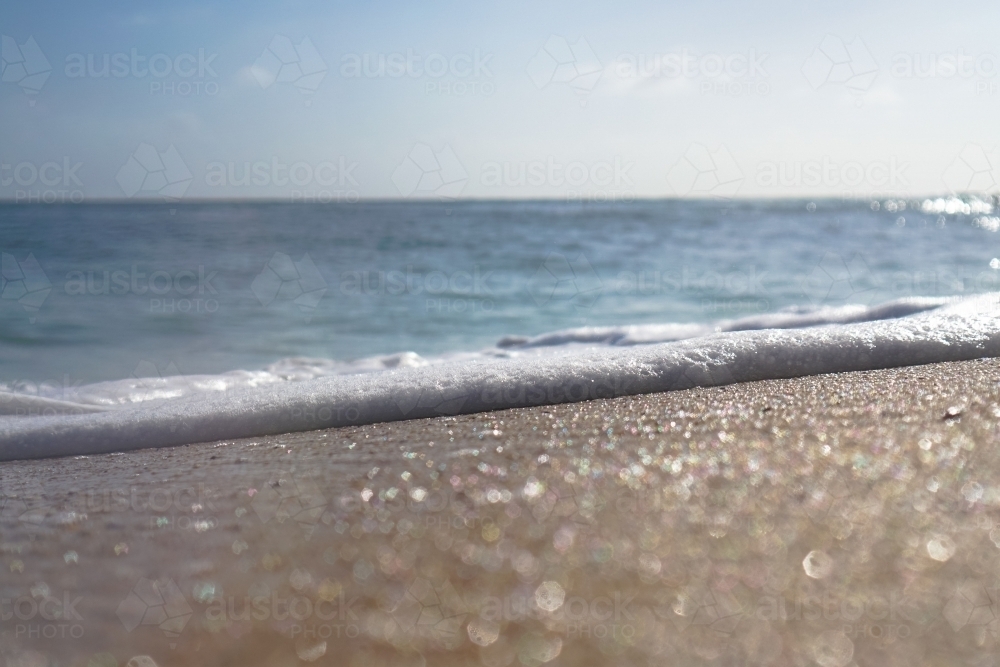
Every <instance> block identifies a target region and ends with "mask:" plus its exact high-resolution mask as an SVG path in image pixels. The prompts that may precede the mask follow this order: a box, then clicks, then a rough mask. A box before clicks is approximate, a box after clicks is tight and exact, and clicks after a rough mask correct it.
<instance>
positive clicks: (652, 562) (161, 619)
mask: <svg viewBox="0 0 1000 667" xmlns="http://www.w3.org/2000/svg"><path fill="white" fill-rule="evenodd" d="M998 381H1000V361H997V360H979V361H969V362H955V363H945V364H935V365H929V366H915V367H907V368H900V369H890V370H881V371H871V372H859V373H845V374H839V375H827V376H814V377H806V378H799V379H792V380H775V381H764V382H754V383H746V384H739V385H732V386H727V387H718V388H710V389H692V390H686V391H676V392H669V393H664V394H655V395H644V396H634V397H626V398H618V399H609V400H598V401H591V402H587V403H575V404H565V405H558V406H550V407H540V408H525V409H517V410H509V411H503V412H495V413H484V414H475V415H468V416H460V417H442V418H436V419H427V420H414V421H408V422H397V423H390V424H376V425H372V426H364V427H354V428H342V429H330V430H326V431H313V432H308V433H298V434H290V435H283V436H269V437H263V438H254V439H246V440H239V441H229V442H219V443H205V444H198V445H190V446H183V447H176V448H169V449H157V450H140V451H133V452H128V453H124V454H108V455H99V456H89V457H75V458H63V459H52V460H37V461H26V462H12V463H4V464H0V492H2V496H0V503H2V505H0V637H2V640H0V653H2V654H3V658H4V659H5V660H6V661H7V662H6V664H8V665H17V666H19V667H20V666H27V665H31V666H36V665H37V666H43V665H57V664H58V665H80V666H84V665H87V666H102V667H103V666H109V665H126V664H128V665H135V666H136V667H139V666H143V667H146V666H148V665H153V664H156V665H160V666H162V667H165V666H168V665H189V664H204V665H224V664H233V665H237V664H239V665H248V664H266V665H270V666H277V665H295V664H310V663H311V664H338V665H340V664H350V665H383V664H384V665H424V664H428V665H430V664H434V665H442V664H463V665H466V664H481V665H485V666H487V667H504V666H506V665H541V664H544V663H550V664H566V665H582V664H609V663H613V664H616V665H629V664H637V665H638V664H642V665H645V664H654V663H655V664H673V665H687V664H692V665H694V664H717V665H722V664H727V665H728V664H761V665H809V664H819V665H821V666H822V667H846V666H847V665H852V664H856V665H859V666H862V667H863V666H865V665H876V664H877V665H879V666H880V667H886V666H888V665H906V666H911V665H937V664H942V665H943V664H958V663H962V664H987V663H989V662H990V661H991V660H993V659H995V656H996V655H997V654H998V652H1000V645H998V640H1000V620H998V619H1000V595H998V590H1000V588H998V586H1000V578H998V575H997V572H1000V568H998V565H1000V549H998V547H1000V465H998V464H1000V455H998V453H997V450H996V443H997V441H998V434H1000V432H998V427H1000V404H998V395H1000V385H998Z"/></svg>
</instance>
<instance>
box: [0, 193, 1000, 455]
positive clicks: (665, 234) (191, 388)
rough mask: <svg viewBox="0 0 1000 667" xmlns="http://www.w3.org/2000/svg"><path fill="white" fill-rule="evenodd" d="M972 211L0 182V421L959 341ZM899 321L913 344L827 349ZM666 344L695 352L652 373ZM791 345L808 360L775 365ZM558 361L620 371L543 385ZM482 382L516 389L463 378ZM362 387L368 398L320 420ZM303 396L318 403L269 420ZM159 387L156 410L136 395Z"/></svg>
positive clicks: (833, 365)
mask: <svg viewBox="0 0 1000 667" xmlns="http://www.w3.org/2000/svg"><path fill="white" fill-rule="evenodd" d="M995 209H996V206H995V202H993V201H992V200H989V199H976V198H971V197H964V198H956V197H942V198H929V199H923V200H882V201H840V200H817V201H788V200H782V201H751V200H746V201H739V200H736V201H680V200H665V201H636V202H632V203H614V204H593V203H580V202H574V203H565V202H554V201H553V202H541V201H539V202H510V201H507V202H499V201H496V202H494V201H482V202H476V201H466V202H437V201H435V202H370V203H358V204H350V205H346V204H345V205H298V204H294V205H293V204H279V203H177V204H173V203H163V204H107V205H101V204H89V205H79V206H18V205H7V206H3V207H2V208H0V216H2V218H3V224H2V225H0V250H2V253H3V255H2V264H3V266H2V273H3V277H4V284H3V287H2V291H0V296H2V299H0V308H2V309H3V318H2V319H0V359H2V366H0V369H2V370H0V414H3V415H6V416H4V417H0V443H6V444H8V445H10V447H14V445H13V444H11V443H23V447H22V446H21V445H18V447H19V448H20V449H19V451H21V450H23V448H24V447H27V446H28V445H27V444H26V443H28V441H29V440H30V441H31V442H35V441H36V440H35V438H41V439H42V440H45V441H46V442H55V441H56V440H58V438H54V436H53V435H52V434H53V428H55V429H56V430H60V429H61V430H60V432H61V433H65V434H66V436H65V437H66V438H71V439H72V438H78V436H79V429H80V428H88V429H92V428H97V431H94V433H97V434H98V435H94V437H95V438H98V439H99V438H100V437H104V436H102V435H100V434H101V433H104V431H101V430H100V429H101V428H105V427H100V428H98V427H96V426H94V424H95V423H96V422H95V420H97V421H98V422H99V421H100V420H101V419H105V420H108V419H112V420H113V419H127V420H131V421H129V423H132V424H136V423H141V424H144V426H137V427H136V428H138V429H139V430H138V431H134V432H133V433H132V435H133V436H135V437H138V436H139V435H142V436H143V437H141V438H140V440H141V441H142V442H147V443H150V442H152V443H158V444H170V443H173V444H176V442H177V441H178V438H180V436H177V435H176V433H175V434H174V435H172V436H170V437H166V439H157V438H155V437H154V438H153V439H152V440H147V439H146V437H145V436H146V435H149V434H150V433H152V432H156V431H157V429H163V428H166V426H165V424H167V423H168V422H171V421H172V420H176V419H178V418H179V417H178V415H179V414H184V415H187V416H188V417H191V418H192V419H193V417H192V413H190V412H189V411H187V410H188V408H182V407H180V406H182V405H185V404H189V407H191V409H194V407H193V406H195V405H197V406H198V407H197V410H200V411H201V412H199V414H200V415H201V416H200V417H199V418H198V419H201V420H203V421H200V422H198V423H199V424H201V426H199V427H196V426H192V427H191V429H190V430H189V432H188V433H187V435H185V436H184V437H183V438H180V439H181V440H185V439H186V440H187V441H196V440H199V439H201V440H204V439H208V438H210V437H211V438H217V437H237V436H240V435H254V434H258V433H259V434H263V433H267V432H274V430H275V429H279V430H280V429H285V430H303V429H305V428H318V427H322V426H331V425H341V424H343V423H356V422H358V421H359V420H360V421H361V422H370V421H382V420H388V419H400V418H411V417H416V416H431V415H434V414H444V413H448V412H467V411H470V410H476V409H488V408H498V407H513V406H516V405H521V404H538V403H545V402H562V401H565V400H574V398H577V399H578V398H594V397H599V396H603V395H604V394H608V395H619V394H621V393H629V392H630V391H632V392H638V391H654V390H663V389H669V388H674V387H678V388H679V387H682V386H690V385H691V384H692V383H693V384H694V385H698V384H720V383H726V382H729V381H737V380H740V379H760V378H762V377H769V376H784V375H789V374H791V375H795V374H798V375H802V374H809V373H814V372H826V371H836V370H851V369H860V368H866V367H880V366H885V365H903V364H907V363H918V362H927V361H935V360H944V359H946V358H971V357H974V356H985V352H984V353H983V354H979V352H982V351H983V350H984V349H986V347H988V346H989V345H990V344H992V342H991V341H993V336H994V332H993V329H992V327H993V321H994V320H993V318H992V310H991V309H992V306H987V307H986V311H989V317H988V318H987V319H982V318H983V304H987V302H986V301H982V300H980V301H978V302H976V303H979V304H980V305H979V306H977V308H978V310H977V311H976V312H977V314H976V318H978V319H976V320H975V322H970V321H968V320H962V321H961V323H959V324H955V322H956V319H955V318H956V317H958V316H956V315H955V313H956V312H958V311H957V310H956V309H958V310H961V307H960V305H956V304H961V303H966V304H967V303H970V298H972V297H976V296H977V295H984V294H987V295H988V294H990V293H993V292H996V291H997V290H998V284H1000V260H998V259H997V255H1000V246H998V244H997V243H996V238H997V237H996V232H997V230H998V228H1000V218H998V217H997V213H996V210H995ZM973 301H974V299H973ZM990 303H991V302H990ZM967 310H968V309H966V311H967ZM966 311H963V312H966ZM921 317H923V318H924V320H920V319H919V318H921ZM928 317H930V318H931V320H927V318H928ZM962 317H964V316H962ZM914 318H917V319H914ZM934 318H937V319H934ZM942 318H943V319H945V320H946V321H943V322H942V321H941V320H942ZM959 319H961V317H959ZM921 322H922V324H921ZM928 322H931V324H928ZM866 326H867V327H868V329H864V327H866ZM911 326H912V327H916V329H915V330H914V331H915V332H914V331H910V332H909V333H906V336H909V338H907V340H908V341H910V342H913V341H916V342H915V343H914V344H918V347H917V348H912V349H911V348H907V349H906V350H896V351H895V352H892V353H891V354H890V353H889V352H885V353H883V350H889V349H890V348H892V345H893V344H890V343H883V344H882V346H881V347H880V348H879V349H878V350H873V351H871V352H870V353H865V354H862V355H861V356H858V357H857V358H852V359H853V360H849V361H848V360H845V359H846V357H844V356H843V355H842V354H840V353H839V352H838V350H841V349H842V348H843V347H844V345H845V342H844V341H845V340H846V339H850V340H855V341H860V340H862V339H866V338H865V337H868V338H871V336H875V337H876V338H877V337H879V336H881V337H882V338H879V340H883V341H897V342H898V341H901V340H902V338H901V336H903V334H904V333H905V332H906V331H909V330H908V329H907V327H911ZM859 327H860V328H859ZM872 327H875V328H874V329H873V328H872ZM949 327H952V329H949ZM947 330H951V331H952V334H953V336H952V337H951V338H949V337H948V336H946V335H945V334H944V333H941V332H943V331H947ZM755 331H756V332H757V333H754V332H755ZM761 331H763V332H765V333H760V332H761ZM767 331H785V332H786V334H785V335H788V336H795V337H797V338H795V341H790V340H784V339H783V340H782V341H778V342H776V341H775V339H773V338H768V339H767V340H766V341H764V339H763V338H761V336H768V335H770V334H767V333H766V332H767ZM789 331H790V332H792V333H787V332H789ZM816 331H820V333H819V334H817V333H816ZM724 332H733V333H724ZM736 332H743V333H742V334H741V333H736ZM803 332H805V333H803ZM935 332H937V333H935ZM817 335H820V336H821V339H820V338H814V339H810V340H808V341H806V340H805V339H804V338H802V336H806V338H808V337H809V336H814V337H815V336H817ZM845 336H846V337H847V338H846V339H845V338H844V337H845ZM720 337H721V338H720ZM866 340H867V339H866ZM676 341H683V343H677V342H676ZM713 341H714V342H713ZM719 341H721V342H719ZM984 341H986V342H984ZM900 344H902V343H900ZM908 344H909V343H908ZM936 344H943V345H945V348H942V349H941V350H938V351H936V352H935V351H930V352H929V351H928V348H927V345H936ZM964 344H968V346H971V347H968V346H967V347H963V345H964ZM664 345H668V346H670V345H672V347H669V348H660V347H657V346H664ZM761 345H767V346H771V347H770V348H769V349H771V350H772V352H773V353H774V354H775V355H776V357H774V358H773V359H771V360H770V361H767V360H762V359H764V358H763V357H761V356H760V354H759V351H760V346H761ZM713 346H715V347H713ZM719 346H721V347H719ZM741 346H742V347H741ZM783 346H785V347H783ZM787 346H790V347H787ZM796 346H799V347H798V348H797V347H796ZM803 346H804V347H803ZM817 346H818V347H817ZM984 346H986V347H984ZM736 348H739V349H740V350H742V351H741V352H738V353H737V352H734V351H733V350H734V349H736ZM681 349H683V350H686V352H684V354H683V355H682V356H684V359H686V361H685V362H684V363H687V364H689V365H690V364H702V366H704V365H705V364H706V363H707V364H708V365H709V366H712V365H713V364H714V366H713V368H714V370H712V369H711V368H707V367H703V368H701V370H699V371H697V372H696V373H695V372H693V371H685V370H683V369H681V371H678V372H680V373H681V375H683V376H684V377H686V378H687V379H686V380H684V381H683V382H681V383H680V384H677V382H676V379H674V380H670V382H666V381H665V380H664V379H663V377H665V376H664V373H666V374H667V375H669V373H668V372H667V371H666V370H664V369H665V368H666V367H667V366H669V364H667V366H664V365H663V364H665V363H666V362H665V361H664V359H668V358H673V357H672V356H671V355H675V354H680V353H679V352H678V350H681ZM796 349H798V350H799V352H802V350H811V351H810V352H809V355H808V356H809V358H810V359H811V361H803V362H802V364H805V365H802V364H799V365H798V366H796V367H795V368H791V366H789V363H791V362H788V363H785V357H787V359H793V358H795V355H796V354H798V352H795V350H796ZM817 349H819V350H820V351H819V352H817ZM712 350H715V352H711V351H712ZM802 354H805V352H802ZM831 354H832V355H833V357H831V356H830V355H831ZM581 355H583V356H581ZM616 355H617V356H616ZM623 355H624V356H623ZM644 355H645V356H644ZM706 355H707V356H706ZM713 355H714V356H713ZM720 355H721V356H720ZM727 355H728V356H727ZM733 355H736V356H733ZM740 355H744V356H742V357H741V356H740ZM884 355H888V356H884ZM893 355H895V356H893ZM907 355H909V356H907ZM956 355H957V356H956ZM889 356H891V357H892V359H893V360H892V361H891V363H890V362H889V360H888V358H889ZM704 359H709V361H708V362H706V361H704ZM699 360H701V361H699ZM678 363H680V362H678ZM491 364H492V365H491ZM497 364H500V366H497ZM504 364H506V365H504ZM637 364H638V366H637ZM643 364H653V365H654V366H655V365H657V364H659V368H660V371H656V372H654V371H651V370H649V367H647V366H643ZM782 364H784V366H782ZM638 367H641V369H640V370H635V369H636V368H638ZM671 368H673V369H674V371H676V370H677V369H678V368H680V367H679V366H677V364H674V366H671ZM593 369H602V370H600V371H596V370H594V373H596V375H588V373H589V372H590V371H591V370H593ZM671 372H673V371H671ZM525 373H528V375H531V374H532V373H534V375H532V378H534V379H532V380H530V382H529V381H528V380H526V379H525V378H526V377H527V375H525ZM539 373H541V374H543V375H544V383H546V384H545V387H546V389H545V390H543V391H541V392H540V393H539V391H535V394H536V395H535V397H534V398H531V397H530V396H529V394H531V392H530V391H529V392H528V393H527V394H526V393H525V387H526V386H528V385H530V386H531V387H534V388H535V389H536V390H537V383H538V382H539V381H542V379H541V376H540V375H538V374H539ZM650 373H652V374H653V375H657V373H659V375H657V377H658V378H659V379H658V380H657V381H656V382H653V383H652V384H649V383H648V382H647V381H646V380H647V379H648V377H647V376H649V375H650ZM695 375H697V376H698V377H699V378H701V379H694V378H695ZM458 377H461V378H464V379H463V380H462V382H464V384H462V386H461V387H460V388H458V389H456V386H452V385H451V384H449V383H451V382H452V380H453V379H454V378H458ZM359 378H361V379H359ZM498 378H500V379H498ZM503 378H506V380H503V381H504V382H507V384H503V382H501V380H502V379H503ZM584 380H586V381H587V382H592V383H601V382H606V383H607V382H610V383H611V385H615V383H616V382H618V383H619V384H621V383H624V384H626V385H627V384H628V383H629V382H633V385H630V386H631V388H628V387H624V386H621V387H618V386H615V387H612V388H611V389H606V390H602V391H603V392H604V393H603V394H602V393H598V394H594V393H588V390H584V391H583V392H582V393H579V392H578V393H577V394H573V393H572V392H567V391H564V389H565V388H562V389H559V386H560V383H566V382H571V381H572V382H579V381H584ZM331 382H332V383H333V384H331ZM491 382H492V383H493V384H492V385H490V383H491ZM498 382H499V383H500V384H497V383H498ZM525 382H527V383H528V385H525ZM635 382H638V384H635ZM311 383H312V384H311ZM316 383H319V384H316ZM352 383H353V384H352ZM358 383H361V384H358ZM511 383H513V384H511ZM644 383H645V384H644ZM460 384H461V383H460ZM286 385H287V386H286ZM362 385H363V386H362ZM487 385H489V386H490V387H491V391H492V390H495V391H500V392H501V393H502V392H508V393H510V391H511V387H514V388H515V390H514V392H513V394H511V395H517V393H518V391H520V392H521V393H520V396H521V398H519V399H516V400H515V399H510V400H499V401H497V400H486V399H485V398H484V395H485V394H483V391H485V388H486V387H487ZM611 385H607V386H611ZM279 386H281V387H282V389H281V391H283V392H286V393H285V394H282V395H281V396H280V397H276V396H275V395H271V394H269V392H273V391H278V390H277V387H279ZM290 386H294V390H293V389H290V388H289V387H290ZM428 387H430V388H432V389H433V390H434V391H437V392H438V393H437V394H435V396H436V398H434V399H433V400H431V399H429V398H428V397H427V395H424V394H421V392H424V391H425V389H427V388H428ZM553 387H556V389H557V390H556V391H555V395H556V398H553V392H552V389H553ZM289 391H292V394H294V395H292V394H288V393H287V392H289ZM428 391H429V389H428ZM331 392H332V393H331ZM366 392H367V393H366ZM371 392H374V393H371ZM456 392H457V393H456ZM279 393H281V392H280V391H279ZM237 395H238V396H241V397H243V398H242V399H240V400H244V399H246V396H247V395H250V396H252V397H253V400H258V399H259V400H261V401H264V402H263V403H261V404H259V405H257V410H256V413H255V416H254V418H253V419H244V418H243V417H237V416H234V415H233V414H232V409H233V405H234V401H236V400H237V399H236V398H235V397H236V396H237ZM470 396H471V397H472V398H470ZM317 397H319V398H317ZM364 397H367V398H364ZM362 398H364V400H369V401H374V403H370V404H366V405H367V407H364V406H363V405H360V404H359V405H357V406H356V410H355V413H353V414H354V416H353V417H350V418H346V421H345V418H343V415H341V417H338V418H334V417H330V415H333V414H334V413H338V414H339V413H341V412H342V411H343V410H345V409H346V408H345V406H346V405H347V402H351V401H354V403H357V401H358V400H362ZM317 400H318V401H319V403H317V404H316V405H319V406H320V408H325V409H326V412H324V414H325V415H327V416H328V417H330V418H329V419H314V420H313V421H312V422H308V420H307V422H303V421H302V419H296V418H295V417H294V413H296V411H297V412H298V416H299V417H302V415H303V414H305V413H304V412H303V410H305V404H304V403H303V401H306V403H308V402H309V401H313V402H315V401H317ZM212 401H217V403H216V404H213V405H214V407H212V408H211V409H209V408H207V407H206V405H207V404H208V403H211V402H212ZM275 401H277V403H276V402H275ZM345 401H346V402H345ZM237 402H238V401H237ZM363 402H364V401H363V400H362V403H363ZM354 403H352V405H353V404H354ZM376 403H377V404H378V405H376ZM279 404H280V405H279ZM168 405H169V406H172V407H171V408H170V409H171V410H173V409H176V410H180V411H181V412H180V413H176V414H175V413H173V412H171V413H169V415H167V414H166V413H164V414H163V415H161V416H160V417H156V418H155V419H154V418H153V414H154V413H155V412H156V411H157V410H161V411H162V410H167V407H165V406H168ZM476 406H478V407H476ZM272 409H274V410H278V412H279V413H280V414H281V415H284V416H283V417H282V418H280V419H279V418H277V417H276V416H275V415H277V414H278V413H273V412H269V410H272ZM310 409H311V408H310ZM123 410H124V412H123ZM197 410H196V411H197ZM109 411H110V412H114V413H121V415H126V414H127V415H129V416H128V417H124V416H116V417H113V416H112V415H109V414H107V413H108V412H109ZM136 411H138V412H136ZM306 412H308V411H307V410H306ZM83 413H98V414H96V415H95V414H83ZM100 413H105V414H103V415H102V414H100ZM397 413H398V414H397ZM223 415H229V417H227V419H228V421H226V420H225V419H221V417H222V416H223ZM267 415H270V417H268V416H267ZM289 415H293V416H291V417H289ZM361 415H366V416H361ZM137 419H138V421H136V420H137ZM150 419H153V421H155V422H156V423H158V424H160V426H152V422H150V421H149V420H150ZM254 419H256V422H254V423H256V424H257V425H256V426H253V427H251V426H249V423H250V422H252V421H254ZM338 419H339V421H338ZM220 420H221V421H220ZM195 421H197V419H196V420H195ZM223 422H225V423H227V424H229V427H227V428H221V430H220V429H218V428H214V427H212V428H208V430H204V429H205V428H206V425H207V424H210V423H211V424H220V423H223ZM192 423H194V422H192ZM108 424H110V422H108ZM106 428H112V427H111V426H106ZM169 431H170V432H171V433H173V432H174V431H175V429H173V428H170V429H169ZM25 434H33V435H31V437H28V436H26V435H25ZM105 435H106V434H105ZM26 437H27V438H28V439H27V440H25V439H24V438H26ZM192 438H193V439H194V440H192ZM39 442H41V440H39ZM32 446H35V445H32ZM39 446H40V445H39ZM53 446H54V445H53ZM107 446H112V445H107ZM80 447H83V445H80ZM84 449H86V448H84ZM74 451H76V450H74ZM80 451H82V450H80Z"/></svg>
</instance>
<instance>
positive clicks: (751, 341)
mask: <svg viewBox="0 0 1000 667" xmlns="http://www.w3.org/2000/svg"><path fill="white" fill-rule="evenodd" d="M997 306H998V295H996V294H990V295H984V296H980V297H975V298H969V299H940V298H935V299H931V298H910V299H903V300H897V301H893V302H889V303H884V304H881V305H878V306H873V307H866V306H842V307H838V308H830V307H826V308H811V307H803V308H796V309H789V310H785V311H782V312H778V313H773V314H769V315H761V316H755V317H750V318H743V319H738V320H724V321H719V322H716V323H714V324H711V325H692V324H648V325H633V326H623V327H585V328H578V329H568V330H563V331H557V332H552V333H549V334H544V335H540V336H535V337H507V338H504V339H503V340H501V341H500V342H499V343H498V344H497V345H496V346H495V347H493V348H489V349H487V350H480V351H476V352H465V353H453V354H448V355H442V356H438V357H427V358H425V357H421V356H419V355H417V354H415V353H413V352H403V353H398V354H392V355H386V356H378V357H369V358H365V359H359V360H353V361H337V360H331V359H312V358H290V359H283V360H281V361H278V362H276V363H274V364H272V365H270V366H268V367H267V368H265V369H263V370H255V371H232V372H229V373H223V374H219V375H192V376H171V377H163V378H131V379H128V380H118V381H112V382H102V383H97V384H92V385H85V386H81V387H74V388H54V387H39V388H37V389H36V391H34V393H30V394H28V393H24V392H18V391H15V390H14V388H11V387H7V388H4V387H0V415H3V416H0V460H10V459H22V458H38V457H47V456H66V455H85V454H95V453H101V452H111V451H125V450H130V449H139V448H145V447H163V446H173V445H181V444H189V443H194V442H205V441H216V440H227V439H233V438H241V437H253V436H262V435H270V434H278V433H286V432H292V431H305V430H313V429H318V428H328V427H335V426H350V425H361V424H370V423H375V422H384V421H396V420H402V419H414V418H425V417H434V416H440V415H455V414H464V413H473V412H484V411H489V410H499V409H506V408H515V407H524V406H534V405H545V404H554V403H564V402H570V401H580V400H589V399H595V398H610V397H615V396H624V395H634V394H641V393H651V392H659V391H670V390H675V389H687V388H691V387H697V386H715V385H723V384H729V383H734V382H744V381H751V380H763V379H772V378H787V377H797V376H802V375H813V374H820V373H831V372H843V371H854V370H869V369H876V368H888V367H893V366H905V365H914V364H925V363H932V362H939V361H952V360H961V359H973V358H978V357H985V356H1000V320H998V319H997V317H996V314H997V312H998V307H997Z"/></svg>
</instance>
